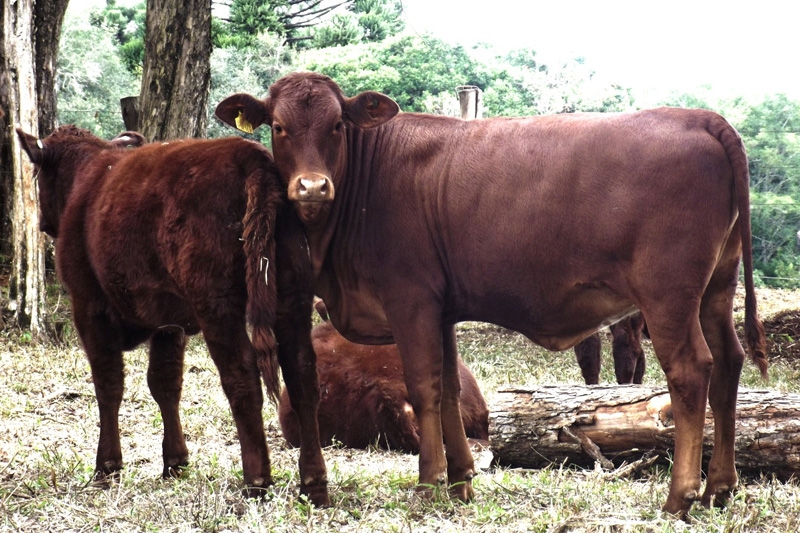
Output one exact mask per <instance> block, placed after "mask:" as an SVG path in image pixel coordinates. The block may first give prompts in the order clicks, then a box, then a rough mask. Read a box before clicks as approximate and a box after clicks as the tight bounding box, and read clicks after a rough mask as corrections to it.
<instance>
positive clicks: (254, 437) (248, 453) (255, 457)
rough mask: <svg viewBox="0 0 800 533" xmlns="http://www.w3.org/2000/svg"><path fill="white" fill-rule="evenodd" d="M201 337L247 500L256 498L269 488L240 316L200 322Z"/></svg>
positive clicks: (258, 396)
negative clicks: (227, 414) (227, 413)
mask: <svg viewBox="0 0 800 533" xmlns="http://www.w3.org/2000/svg"><path fill="white" fill-rule="evenodd" d="M200 324H201V328H202V330H203V336H204V337H205V340H206V344H207V345H208V351H209V353H210V354H211V358H212V359H213V360H214V364H215V365H216V366H217V370H219V377H220V381H221V382H222V390H223V391H224V392H225V396H227V398H228V402H229V403H230V406H231V413H232V414H233V420H234V422H235V424H236V432H237V434H238V436H239V445H240V446H241V449H242V470H243V474H244V483H245V486H246V489H245V494H246V495H247V496H259V495H261V494H262V491H263V489H264V488H265V487H267V486H269V485H271V484H272V475H271V472H270V462H269V453H268V451H267V441H266V438H265V437H264V419H263V417H262V415H261V409H262V407H263V405H264V395H263V393H262V391H261V377H260V375H259V372H258V366H257V364H256V361H255V355H254V353H253V347H252V345H251V344H250V339H249V338H248V337H247V331H246V329H245V325H244V324H245V322H244V316H240V317H239V316H237V317H234V318H231V317H228V318H226V319H221V318H216V319H213V320H210V319H208V318H207V317H203V318H201V320H200Z"/></svg>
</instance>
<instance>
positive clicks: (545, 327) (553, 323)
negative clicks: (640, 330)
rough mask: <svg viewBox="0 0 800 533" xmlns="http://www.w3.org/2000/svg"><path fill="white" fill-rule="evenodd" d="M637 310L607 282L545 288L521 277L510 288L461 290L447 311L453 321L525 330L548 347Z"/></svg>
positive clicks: (560, 346)
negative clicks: (482, 290) (462, 291)
mask: <svg viewBox="0 0 800 533" xmlns="http://www.w3.org/2000/svg"><path fill="white" fill-rule="evenodd" d="M636 311H637V308H636V306H635V305H634V304H633V303H632V302H631V301H630V300H629V299H627V298H626V297H624V296H622V295H620V294H619V293H618V292H616V291H614V290H612V289H611V288H610V287H608V286H607V285H606V284H586V283H579V284H572V285H571V286H565V287H563V288H560V289H559V288H558V287H557V286H554V285H549V286H548V287H547V288H546V290H542V289H541V287H538V286H536V285H533V284H531V285H526V284H525V283H524V281H522V280H518V283H516V284H515V286H514V287H513V291H512V290H497V291H485V292H480V293H477V292H473V293H469V294H466V295H461V297H460V301H454V302H453V308H452V309H451V310H449V312H446V315H450V316H454V317H457V318H456V320H454V321H463V320H475V321H481V322H489V323H492V324H496V325H498V326H502V327H505V328H508V329H511V330H514V331H517V332H519V333H522V334H523V335H525V336H526V337H528V338H529V339H530V340H532V341H533V342H535V343H536V344H539V345H541V346H543V347H545V348H547V349H548V350H556V351H558V350H565V349H567V348H571V347H572V346H574V345H575V344H577V343H579V342H580V341H582V340H583V339H585V338H586V337H588V336H589V335H591V334H592V333H594V332H596V331H597V330H599V329H601V328H603V327H605V326H608V325H611V324H614V323H616V322H618V321H620V320H622V319H623V318H625V317H626V316H629V315H631V314H633V313H635V312H636Z"/></svg>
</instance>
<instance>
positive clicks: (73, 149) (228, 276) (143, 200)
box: [17, 126, 328, 504]
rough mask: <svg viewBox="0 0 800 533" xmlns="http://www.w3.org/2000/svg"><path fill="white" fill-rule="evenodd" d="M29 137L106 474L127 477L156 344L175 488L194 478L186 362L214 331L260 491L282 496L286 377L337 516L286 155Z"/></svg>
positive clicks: (155, 380)
mask: <svg viewBox="0 0 800 533" xmlns="http://www.w3.org/2000/svg"><path fill="white" fill-rule="evenodd" d="M17 131H18V135H19V139H20V141H21V143H22V146H23V148H24V149H25V151H26V152H27V154H28V156H29V157H30V159H31V161H32V162H33V163H34V164H35V166H36V172H37V174H38V182H39V191H40V193H39V194H40V205H41V230H42V231H44V232H46V233H47V234H49V235H51V236H52V237H54V238H55V239H56V265H57V268H58V274H59V277H60V278H61V280H62V281H63V283H64V284H65V285H66V287H67V289H68V291H69V294H70V298H71V301H72V316H73V320H74V322H75V327H76V329H77V331H78V334H79V335H80V338H81V341H82V343H83V347H84V349H85V351H86V355H87V357H88V359H89V364H90V366H91V370H92V379H93V381H94V386H95V392H96V395H97V403H98V407H99V409H100V440H99V444H98V447H97V461H96V466H95V469H96V476H97V477H98V478H105V477H107V476H109V475H112V474H114V473H115V472H117V471H118V470H120V469H121V468H122V452H121V447H120V438H119V426H118V419H119V408H120V403H121V401H122V395H123V357H122V354H123V352H124V351H127V350H131V349H133V348H134V347H136V346H137V345H139V344H141V343H143V342H148V343H149V347H150V350H149V356H150V360H149V367H148V372H147V383H148V386H149V387H150V391H151V393H152V395H153V397H154V399H155V400H156V402H157V403H158V405H159V408H160V410H161V416H162V419H163V422H164V441H163V459H164V469H163V475H164V476H174V475H179V474H180V471H181V469H182V468H183V467H184V466H185V465H186V464H187V462H188V450H187V448H186V442H185V439H184V435H183V430H182V427H181V421H180V415H179V409H178V403H179V400H180V396H181V387H182V383H183V356H184V348H185V346H186V337H187V335H194V334H196V333H198V332H202V333H203V337H204V338H205V341H206V344H207V345H208V350H209V353H210V354H211V357H212V359H213V360H214V363H215V364H216V366H217V369H218V370H219V374H220V379H221V381H222V387H223V390H224V391H225V394H226V396H227V397H228V400H229V402H230V406H231V411H232V413H233V419H234V421H235V423H236V430H237V434H238V436H239V441H240V444H241V449H242V468H243V471H244V483H245V485H246V487H247V488H246V491H247V493H249V494H258V493H259V492H260V491H262V490H263V488H265V487H266V486H268V485H270V484H271V483H272V477H271V472H270V462H269V455H268V450H267V444H266V440H265V438H264V428H263V420H262V415H261V407H262V403H263V396H262V392H261V383H260V379H259V374H260V376H261V377H262V378H263V380H264V382H265V384H266V386H267V390H268V392H269V394H270V395H272V396H273V397H277V395H278V393H279V389H278V373H277V372H278V366H279V365H280V367H281V369H282V370H283V374H284V379H285V381H286V385H287V387H288V389H289V391H290V394H291V395H292V397H293V398H292V400H293V405H294V406H295V409H297V410H298V412H299V414H300V423H301V427H302V428H303V450H302V452H303V453H301V455H300V468H301V473H302V472H304V471H305V470H306V469H311V470H312V471H314V472H315V473H316V478H315V481H316V485H314V486H305V485H303V486H301V489H302V490H303V491H304V492H306V493H308V494H309V495H310V496H311V497H312V499H313V501H315V503H319V504H325V503H328V499H327V491H326V487H325V475H324V462H323V459H322V455H321V452H320V451H319V443H318V434H317V432H316V402H317V398H316V397H315V396H314V394H315V393H316V389H315V386H316V372H314V371H313V370H314V364H313V361H314V359H313V356H314V355H313V350H312V349H311V346H310V339H309V335H310V329H311V298H312V295H311V292H310V272H311V271H310V263H309V261H308V251H307V246H306V244H305V239H304V237H303V235H302V229H301V228H300V226H299V225H298V223H297V220H296V218H295V217H294V215H293V214H291V213H285V214H281V210H282V206H283V204H284V201H285V199H284V198H285V197H284V191H283V190H282V188H281V185H280V183H279V181H278V179H277V175H276V172H275V166H274V163H273V160H272V157H271V155H270V153H269V152H268V151H267V150H266V149H264V148H263V147H262V146H260V145H258V144H257V143H254V142H250V141H246V140H244V139H241V138H228V139H218V140H211V141H206V140H185V141H171V142H168V143H167V142H165V143H154V144H149V145H145V146H142V147H140V148H135V149H132V150H125V149H123V147H127V146H131V145H133V146H138V145H140V144H142V137H141V136H139V135H138V134H125V135H123V136H121V137H119V138H117V139H115V140H113V141H111V142H106V141H103V140H101V139H98V138H97V137H95V136H94V135H92V134H91V133H89V132H88V131H85V130H82V129H79V128H75V127H73V126H63V127H61V128H59V129H57V130H56V131H55V132H53V133H52V134H51V135H50V136H48V137H47V138H45V139H42V140H39V139H37V138H36V137H33V136H31V135H29V134H26V133H24V132H23V131H21V130H17ZM286 211H287V212H288V211H289V210H286ZM276 224H277V225H279V226H280V231H278V232H277V233H276V232H275V228H276ZM276 240H277V241H276ZM276 246H277V253H276ZM276 260H277V262H278V264H277V265H276ZM276 266H277V270H276ZM247 322H249V323H250V325H251V327H252V332H251V338H252V341H251V338H249V337H248V333H247V329H246V325H247ZM272 328H274V331H275V335H276V336H277V338H278V340H279V341H280V348H279V349H278V348H276V345H275V338H274V337H273V332H272ZM309 369H310V370H309ZM308 424H311V425H308ZM320 472H322V474H321V475H320Z"/></svg>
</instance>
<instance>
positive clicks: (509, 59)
mask: <svg viewBox="0 0 800 533" xmlns="http://www.w3.org/2000/svg"><path fill="white" fill-rule="evenodd" d="M484 62H485V63H486V64H494V65H496V67H495V68H496V70H495V72H494V75H493V80H492V83H491V84H490V85H489V86H488V87H487V88H484V100H483V103H484V108H485V115H486V116H530V115H542V114H552V113H573V112H575V111H604V112H608V111H627V110H630V109H632V108H633V106H634V102H633V96H632V94H631V91H630V89H627V88H624V87H621V86H618V85H610V84H608V83H605V82H602V81H601V80H599V79H597V77H596V76H595V73H594V71H593V70H592V69H590V68H589V67H588V66H587V65H586V64H585V63H584V62H583V60H582V59H580V58H578V59H574V60H572V61H569V62H566V63H563V64H561V65H557V66H555V67H554V66H547V65H543V64H540V63H539V62H537V61H536V52H534V51H533V50H524V49H523V50H514V51H512V52H510V53H509V54H507V55H506V56H504V57H495V58H494V59H493V60H490V59H489V58H486V59H485V60H484Z"/></svg>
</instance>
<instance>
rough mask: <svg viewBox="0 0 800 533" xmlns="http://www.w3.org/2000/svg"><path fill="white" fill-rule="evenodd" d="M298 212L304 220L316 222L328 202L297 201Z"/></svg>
mask: <svg viewBox="0 0 800 533" xmlns="http://www.w3.org/2000/svg"><path fill="white" fill-rule="evenodd" d="M295 205H296V206H297V214H298V215H299V216H300V218H301V219H302V220H303V221H304V222H314V221H315V220H317V219H318V218H319V217H320V215H321V214H322V213H323V211H327V209H324V208H325V206H326V205H328V202H296V204H295Z"/></svg>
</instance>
